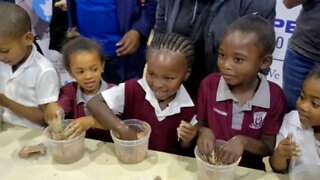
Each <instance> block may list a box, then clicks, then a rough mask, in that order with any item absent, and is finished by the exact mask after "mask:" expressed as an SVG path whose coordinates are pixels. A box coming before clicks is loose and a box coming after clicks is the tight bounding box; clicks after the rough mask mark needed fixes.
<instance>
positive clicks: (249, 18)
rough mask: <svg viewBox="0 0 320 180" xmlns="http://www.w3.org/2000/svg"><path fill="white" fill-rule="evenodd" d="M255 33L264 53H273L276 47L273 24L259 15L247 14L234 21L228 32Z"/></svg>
mask: <svg viewBox="0 0 320 180" xmlns="http://www.w3.org/2000/svg"><path fill="white" fill-rule="evenodd" d="M234 31H241V32H244V33H254V34H255V35H256V36H257V43H258V45H259V46H260V49H261V53H262V55H271V54H272V53H273V51H274V48H275V43H276V40H275V31H274V28H273V26H272V24H271V23H270V22H269V21H268V20H267V19H265V18H263V17H261V16H259V15H253V14H250V15H246V16H243V17H241V18H239V19H238V20H236V21H234V22H233V23H232V24H231V25H230V26H229V27H228V29H227V32H234Z"/></svg>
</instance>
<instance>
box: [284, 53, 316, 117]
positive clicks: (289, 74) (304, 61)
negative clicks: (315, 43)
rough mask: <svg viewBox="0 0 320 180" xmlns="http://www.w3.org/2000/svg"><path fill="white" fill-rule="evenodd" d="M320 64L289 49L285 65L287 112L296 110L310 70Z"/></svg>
mask: <svg viewBox="0 0 320 180" xmlns="http://www.w3.org/2000/svg"><path fill="white" fill-rule="evenodd" d="M317 64H318V65H319V64H320V63H318V62H316V61H315V60H313V59H310V58H308V57H305V56H303V55H301V54H299V53H297V52H296V51H294V50H292V49H290V48H289V47H288V49H287V51H286V55H285V61H284V64H283V91H284V94H285V96H286V98H287V112H289V111H291V110H295V109H297V108H296V101H297V99H298V97H299V96H300V93H301V89H302V86H303V81H304V80H305V78H306V76H307V75H308V73H309V72H310V70H311V69H312V68H313V67H314V66H315V65H317Z"/></svg>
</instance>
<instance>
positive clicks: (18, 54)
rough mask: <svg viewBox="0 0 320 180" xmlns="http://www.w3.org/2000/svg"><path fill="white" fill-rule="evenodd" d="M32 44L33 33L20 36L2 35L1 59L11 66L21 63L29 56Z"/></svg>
mask: <svg viewBox="0 0 320 180" xmlns="http://www.w3.org/2000/svg"><path fill="white" fill-rule="evenodd" d="M32 44H33V35H32V34H31V33H26V34H25V35H23V36H22V37H20V38H14V37H10V36H7V37H0V61H1V62H3V63H6V64H9V65H11V66H14V65H17V64H19V63H20V62H21V61H24V60H26V58H28V57H27V56H28V55H29V54H28V52H31V51H30V50H31V49H30V47H32Z"/></svg>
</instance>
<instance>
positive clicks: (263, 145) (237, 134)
mask: <svg viewBox="0 0 320 180" xmlns="http://www.w3.org/2000/svg"><path fill="white" fill-rule="evenodd" d="M274 47H275V32H274V29H273V27H272V24H271V23H270V22H268V21H267V20H266V19H264V18H262V17H260V16H258V15H248V16H244V17H242V18H240V19H238V20H237V21H235V22H233V23H232V24H231V25H230V26H229V28H228V30H227V31H226V33H225V35H224V37H223V38H222V41H221V44H220V48H219V58H218V67H219V70H220V72H221V73H213V74H211V75H208V76H207V77H206V78H205V79H204V80H203V81H202V82H201V84H200V87H199V95H198V103H197V119H198V120H199V122H201V123H202V124H203V127H201V128H199V135H198V137H199V138H198V143H197V144H198V148H199V151H200V152H201V153H203V154H206V155H210V154H211V152H212V151H213V149H214V142H215V139H221V140H225V141H227V143H226V144H225V145H224V147H223V148H222V151H221V153H219V154H218V156H219V158H220V159H221V160H222V162H223V163H225V164H231V163H234V162H236V161H237V160H238V159H239V158H240V157H242V159H241V161H240V165H241V166H245V167H250V168H256V169H261V170H264V169H265V167H264V163H263V162H262V158H263V157H264V156H268V155H271V154H272V152H273V149H274V143H275V139H276V135H277V134H278V132H279V129H280V126H281V123H282V120H283V116H284V113H285V109H286V101H285V97H284V94H283V92H282V90H281V88H280V87H279V86H278V85H276V84H274V83H272V82H269V81H267V80H266V78H265V76H264V75H262V74H261V73H259V72H260V71H261V70H264V69H268V68H269V66H270V65H271V62H272V53H273V50H274Z"/></svg>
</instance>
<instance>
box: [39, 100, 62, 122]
mask: <svg viewBox="0 0 320 180" xmlns="http://www.w3.org/2000/svg"><path fill="white" fill-rule="evenodd" d="M59 113H61V118H62V117H63V115H62V114H63V110H62V109H61V107H60V106H59V104H58V103H57V102H51V103H48V104H46V105H45V107H44V119H45V121H46V122H47V123H48V122H49V121H52V120H54V119H57V118H58V116H59V115H60V114H59Z"/></svg>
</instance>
